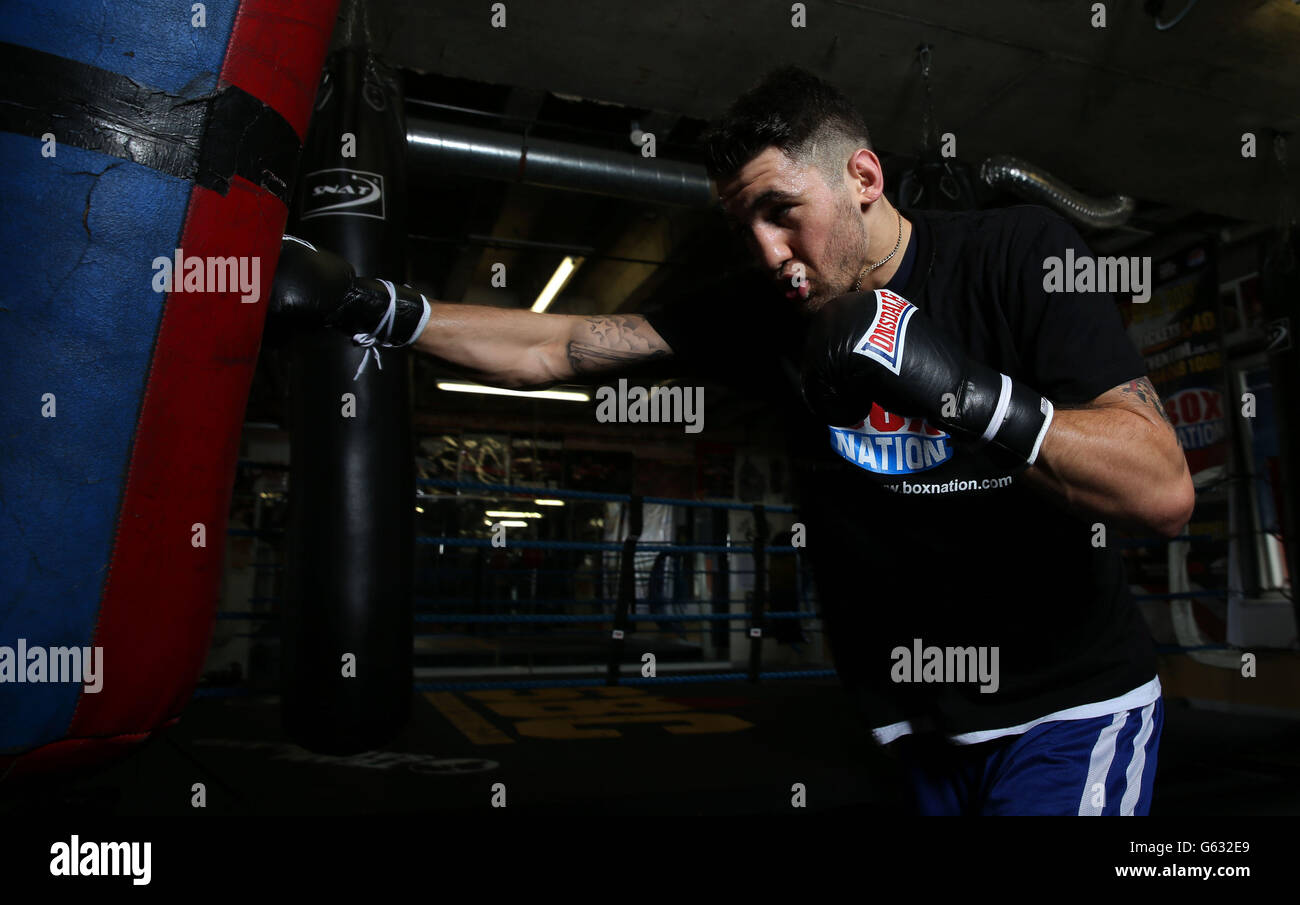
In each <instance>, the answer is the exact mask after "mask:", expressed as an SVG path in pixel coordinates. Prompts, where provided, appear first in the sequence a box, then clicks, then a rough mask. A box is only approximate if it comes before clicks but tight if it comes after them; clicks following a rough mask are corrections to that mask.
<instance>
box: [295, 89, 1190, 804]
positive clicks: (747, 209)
mask: <svg viewBox="0 0 1300 905" xmlns="http://www.w3.org/2000/svg"><path fill="white" fill-rule="evenodd" d="M706 146H707V150H708V155H709V167H710V171H711V174H712V175H713V176H714V178H715V179H716V180H717V183H718V189H719V198H720V202H721V206H722V208H723V211H724V214H725V216H726V217H727V219H728V221H729V222H730V223H731V224H732V225H733V226H734V228H735V229H736V230H737V231H738V232H739V233H740V234H741V235H742V236H743V238H744V239H745V241H746V243H747V244H748V246H749V248H750V251H751V252H752V255H753V258H754V260H755V262H756V263H757V265H758V266H757V269H754V270H749V271H744V272H740V273H736V274H731V275H729V276H726V277H723V278H721V279H720V280H719V281H718V282H717V283H715V284H712V285H708V286H703V287H701V288H700V289H699V290H698V291H697V292H695V293H692V294H690V295H689V296H688V297H685V298H681V299H677V300H674V301H673V302H672V303H671V304H668V305H666V306H663V307H661V308H660V309H658V310H655V311H651V312H649V313H648V314H646V315H645V316H641V315H602V316H594V317H577V316H564V315H539V314H531V313H529V312H524V311H504V310H502V309H495V308H475V307H474V306H466V305H448V304H445V303H436V302H435V303H430V302H428V300H426V299H424V298H423V297H422V296H419V295H418V293H412V292H411V291H409V290H404V289H396V288H394V287H392V286H391V285H389V284H380V283H379V282H378V281H374V280H364V279H355V278H353V277H352V276H351V274H350V269H347V268H346V267H340V266H339V264H338V261H337V259H334V258H333V256H330V255H327V254H322V253H321V252H318V251H316V250H315V249H312V250H311V251H310V252H309V251H307V250H305V249H304V248H303V247H302V246H300V245H297V244H296V243H293V242H286V244H285V246H284V249H283V250H282V260H281V264H280V269H279V270H278V271H277V274H276V286H275V288H274V290H273V304H274V305H275V306H276V308H277V310H278V311H279V312H280V313H281V314H288V315H290V316H297V317H302V318H303V319H305V320H309V321H313V322H324V323H328V324H330V325H333V326H336V327H338V328H339V329H343V330H346V331H347V332H349V333H350V334H353V335H354V336H355V337H363V338H364V339H365V342H364V343H363V344H365V345H367V346H375V345H376V344H377V345H379V346H394V345H413V346H414V347H415V348H416V349H418V350H420V351H422V352H425V353H427V354H430V355H433V356H436V357H438V358H439V359H441V360H442V361H443V362H444V363H446V364H447V365H449V366H452V367H453V368H455V369H456V370H458V371H460V372H462V373H465V374H467V375H469V376H473V377H476V378H477V379H479V380H482V381H484V382H487V383H493V384H496V385H499V386H507V387H516V388H534V387H542V386H546V385H550V384H553V383H556V382H561V381H565V380H572V379H582V378H588V377H596V376H600V377H602V378H607V377H609V376H611V375H614V374H617V373H620V372H624V373H626V372H628V371H629V370H631V369H635V368H637V367H639V366H641V365H644V364H646V363H655V362H659V363H668V364H670V365H671V366H672V368H673V369H674V370H675V371H676V372H678V373H680V374H682V375H683V376H690V375H695V376H699V377H703V378H712V379H715V380H719V381H722V382H725V383H728V384H730V385H732V386H735V387H737V388H738V389H741V390H743V391H746V392H750V393H754V394H757V395H760V396H761V398H763V399H764V400H766V401H768V402H769V403H770V404H771V406H772V407H773V409H774V410H776V411H779V412H781V413H782V414H783V416H784V417H785V419H786V424H787V426H788V436H789V438H790V442H791V446H792V462H793V467H792V477H793V479H794V482H795V487H796V494H797V499H798V504H799V512H800V517H801V519H802V520H803V521H804V522H805V523H806V528H807V534H806V536H807V550H806V552H807V554H808V557H809V559H810V560H811V562H812V566H813V577H814V580H815V582H816V586H817V589H818V594H819V600H820V602H821V607H822V613H823V616H824V619H825V623H826V628H827V636H828V639H829V641H830V643H831V646H832V650H833V652H834V655H835V665H836V669H837V671H838V672H839V674H840V676H841V678H842V680H843V683H844V686H845V688H846V689H848V690H849V692H850V693H851V694H852V696H853V698H854V700H855V702H856V703H857V705H858V707H859V709H860V710H861V712H862V714H863V716H864V718H865V719H866V720H868V721H869V724H870V725H871V727H872V728H873V731H874V735H875V737H876V739H877V740H878V741H879V742H880V743H881V744H884V745H887V746H888V747H889V749H890V750H891V751H894V752H896V753H897V754H898V755H899V757H900V758H901V760H902V762H903V764H904V766H905V768H906V773H907V776H908V777H909V781H910V790H911V793H912V800H913V802H914V804H915V806H916V809H917V810H918V811H919V812H920V813H928V814H941V813H980V814H1030V813H1039V814H1145V813H1147V811H1148V808H1149V806H1150V800H1151V792H1152V779H1153V776H1154V773H1155V757H1156V753H1157V750H1158V743H1159V737H1160V728H1161V723H1162V713H1163V710H1162V706H1161V699H1160V684H1159V680H1158V679H1157V677H1156V670H1155V656H1154V651H1153V648H1152V643H1151V639H1150V635H1149V633H1148V632H1147V629H1146V626H1145V625H1144V623H1143V621H1142V619H1141V617H1140V614H1139V613H1138V611H1137V609H1136V607H1135V605H1134V603H1133V601H1132V599H1131V597H1130V596H1129V593H1128V589H1127V586H1126V584H1125V581H1124V576H1123V570H1122V567H1121V563H1120V561H1119V558H1118V553H1117V552H1116V551H1115V549H1114V548H1113V547H1112V546H1110V545H1109V544H1108V542H1107V538H1106V528H1107V526H1118V525H1122V526H1135V527H1137V528H1138V529H1139V530H1141V531H1142V532H1143V533H1148V534H1160V535H1164V536H1174V535H1176V534H1178V533H1179V532H1180V531H1181V530H1182V528H1183V526H1184V525H1185V523H1186V521H1187V519H1188V517H1189V516H1190V513H1191V508H1192V503H1193V498H1194V497H1193V491H1192V485H1191V480H1190V477H1189V475H1188V472H1187V466H1186V463H1185V460H1184V458H1183V455H1182V450H1181V448H1180V447H1179V445H1178V441H1177V439H1176V437H1175V435H1174V432H1173V429H1172V427H1171V426H1170V425H1169V423H1168V419H1167V418H1166V417H1165V415H1164V410H1163V408H1162V407H1161V404H1160V400H1159V398H1158V397H1157V395H1156V394H1155V392H1154V390H1153V389H1152V387H1151V384H1150V382H1149V381H1148V380H1147V379H1146V377H1145V376H1144V373H1143V372H1144V368H1143V362H1142V360H1141V358H1140V357H1139V356H1138V355H1137V354H1136V352H1135V351H1134V350H1133V348H1132V346H1131V345H1130V344H1129V342H1128V340H1127V338H1126V336H1125V334H1124V332H1123V330H1122V328H1121V325H1120V320H1119V316H1118V313H1117V311H1116V309H1115V305H1114V300H1113V298H1112V297H1111V296H1110V295H1109V294H1107V293H1095V292H1048V291H1046V290H1045V288H1044V268H1045V266H1046V265H1048V264H1049V263H1050V262H1051V260H1052V259H1053V258H1060V259H1063V258H1065V256H1066V255H1067V252H1070V251H1071V250H1072V251H1073V255H1074V257H1075V258H1076V259H1081V258H1084V257H1088V256H1089V251H1088V249H1087V247H1086V246H1085V245H1084V244H1083V242H1082V240H1081V239H1080V238H1079V236H1078V234H1077V233H1076V232H1075V231H1074V230H1073V229H1072V228H1071V227H1070V226H1069V225H1068V224H1066V223H1065V222H1064V221H1063V220H1062V219H1061V218H1060V217H1058V216H1056V215H1055V214H1053V213H1051V212H1049V211H1047V210H1045V209H1042V208H1037V207H1031V206H1020V207H1013V208H1008V209H1005V210H989V211H978V212H966V213H938V212H924V211H900V210H898V209H896V208H895V207H894V206H893V205H892V204H890V202H889V200H888V199H887V198H886V197H885V195H884V178H883V173H882V170H881V166H880V161H879V159H878V158H877V157H876V155H875V153H874V152H873V151H872V150H871V143H870V139H869V136H868V134H867V130H866V127H865V124H864V123H863V122H862V119H861V117H860V115H859V114H858V113H857V112H856V110H854V108H853V106H852V104H851V103H850V102H849V101H848V100H847V99H846V98H845V97H844V96H843V95H842V94H841V93H840V92H839V91H837V90H836V89H835V88H833V87H832V86H830V85H828V84H826V83H825V82H823V81H821V80H820V79H817V78H816V77H814V76H812V75H811V74H809V73H806V72H804V71H802V70H799V69H795V68H786V69H782V70H778V71H776V72H774V73H772V74H771V75H769V76H768V78H767V79H765V80H764V82H763V83H762V84H760V85H759V86H758V87H756V88H755V89H754V90H752V91H751V92H749V93H747V94H746V95H744V96H742V97H741V98H740V99H739V100H738V101H737V102H736V104H735V105H734V106H733V107H732V109H731V110H730V111H728V113H727V114H726V115H725V116H724V117H723V118H722V119H721V120H720V122H719V123H718V124H716V125H715V126H714V127H713V128H712V129H711V131H710V132H709V134H708V136H707V138H706ZM286 261H287V262H288V263H286ZM282 272H283V273H286V274H290V276H282ZM327 284H328V285H327ZM381 323H382V324H384V325H385V328H384V332H383V333H382V335H376V333H375V332H374V331H378V330H379V329H380V328H379V325H380V324H381ZM814 412H816V413H817V414H814Z"/></svg>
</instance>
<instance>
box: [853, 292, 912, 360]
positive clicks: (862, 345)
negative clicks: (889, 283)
mask: <svg viewBox="0 0 1300 905" xmlns="http://www.w3.org/2000/svg"><path fill="white" fill-rule="evenodd" d="M877 295H878V296H879V298H880V304H879V305H878V306H877V308H876V316H875V318H874V319H873V320H872V321H871V326H870V327H868V328H867V332H866V334H865V335H864V336H863V337H862V341H861V342H859V343H858V344H857V346H856V347H855V348H854V349H853V351H854V352H856V353H857V354H859V355H868V356H870V357H872V358H874V359H876V361H878V362H880V363H881V364H882V365H884V366H885V367H887V368H889V370H891V371H893V372H894V373H895V374H897V373H898V365H899V362H900V361H901V360H902V358H903V344H904V343H905V342H906V341H907V322H908V321H910V320H911V319H912V315H913V314H915V313H916V306H915V305H913V304H912V303H911V302H909V301H908V300H907V299H905V298H903V297H902V296H899V295H894V293H892V292H890V291H889V290H887V289H881V290H879V291H878V292H877Z"/></svg>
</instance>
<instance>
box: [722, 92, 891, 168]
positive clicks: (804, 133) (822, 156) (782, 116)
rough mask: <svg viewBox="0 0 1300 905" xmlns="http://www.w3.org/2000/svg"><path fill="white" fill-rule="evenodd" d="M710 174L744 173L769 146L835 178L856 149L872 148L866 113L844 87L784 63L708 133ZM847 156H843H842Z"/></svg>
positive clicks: (737, 101) (742, 97) (746, 95)
mask: <svg viewBox="0 0 1300 905" xmlns="http://www.w3.org/2000/svg"><path fill="white" fill-rule="evenodd" d="M703 142H704V153H705V164H706V166H707V167H708V170H709V175H710V176H712V177H713V178H714V179H723V178H727V177H730V176H734V175H735V174H736V173H738V172H740V170H741V168H742V167H744V166H745V164H747V163H749V162H750V161H751V160H753V159H754V158H755V157H757V156H758V155H759V154H760V153H762V152H763V151H764V150H765V149H766V148H770V147H776V148H779V149H780V150H781V151H782V152H784V153H785V155H786V156H787V157H790V158H791V159H793V160H806V161H807V162H809V163H812V164H815V165H816V166H817V167H818V168H819V169H820V170H821V171H822V173H823V174H825V175H826V176H834V174H835V173H836V172H837V171H838V170H839V168H840V167H841V166H843V165H844V163H845V162H846V161H847V160H848V155H849V154H850V153H852V151H851V150H848V149H847V148H846V146H847V145H850V144H851V145H853V150H856V149H857V148H871V137H870V136H869V135H868V134H867V124H866V122H865V121H864V120H863V119H862V114H860V113H859V112H858V111H857V108H856V107H854V105H853V102H852V101H850V100H849V99H848V98H847V97H846V96H845V95H844V93H843V92H842V91H840V90H839V89H838V88H836V87H835V86H834V85H832V84H831V83H830V82H827V81H825V80H824V79H820V78H818V77H817V76H815V75H813V74H812V73H811V72H809V71H808V70H806V69H801V68H799V67H798V66H782V67H781V68H779V69H774V70H772V71H771V72H769V73H768V74H767V75H766V76H764V77H763V80H762V81H761V82H759V83H758V84H757V85H755V86H754V87H753V88H751V89H750V90H749V91H747V92H745V93H744V94H742V95H741V96H740V97H739V98H737V100H736V102H735V103H734V104H732V105H731V108H730V109H729V110H728V111H727V112H726V113H725V114H724V115H723V116H722V117H721V118H720V119H719V120H717V121H716V122H715V123H713V124H712V125H711V126H710V127H709V128H708V130H707V131H706V132H705V133H704V136H703ZM841 158H842V159H841Z"/></svg>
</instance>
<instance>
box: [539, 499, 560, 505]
mask: <svg viewBox="0 0 1300 905" xmlns="http://www.w3.org/2000/svg"><path fill="white" fill-rule="evenodd" d="M533 505H534V506H563V505H564V500H533Z"/></svg>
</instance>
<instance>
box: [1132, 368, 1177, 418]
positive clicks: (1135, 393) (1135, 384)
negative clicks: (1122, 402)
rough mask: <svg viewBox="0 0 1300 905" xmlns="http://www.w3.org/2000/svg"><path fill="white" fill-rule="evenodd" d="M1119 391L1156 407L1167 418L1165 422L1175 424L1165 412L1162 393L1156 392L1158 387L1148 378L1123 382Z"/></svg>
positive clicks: (1161, 415) (1162, 416)
mask: <svg viewBox="0 0 1300 905" xmlns="http://www.w3.org/2000/svg"><path fill="white" fill-rule="evenodd" d="M1119 391H1120V393H1121V394H1122V395H1124V396H1131V397H1133V398H1135V399H1137V400H1138V401H1139V402H1141V403H1143V404H1144V405H1147V406H1149V407H1151V408H1153V409H1155V411H1157V412H1158V413H1159V414H1160V417H1161V418H1163V419H1165V424H1168V425H1169V426H1170V427H1173V426H1174V423H1173V422H1172V421H1170V420H1169V415H1168V414H1167V413H1166V412H1165V407H1164V404H1163V403H1161V401H1160V394H1159V393H1157V392H1156V388H1155V387H1153V386H1152V385H1151V381H1150V380H1149V379H1148V378H1146V377H1139V378H1138V379H1137V380H1130V381H1129V382H1128V383H1125V384H1122V385H1121V386H1120V387H1119Z"/></svg>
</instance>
